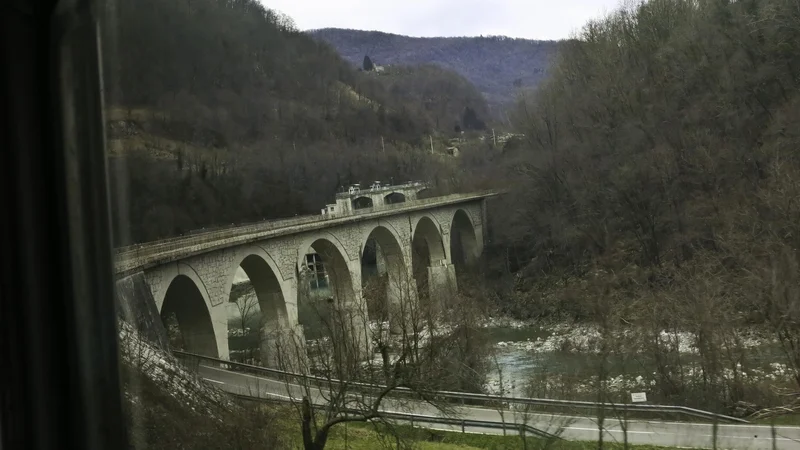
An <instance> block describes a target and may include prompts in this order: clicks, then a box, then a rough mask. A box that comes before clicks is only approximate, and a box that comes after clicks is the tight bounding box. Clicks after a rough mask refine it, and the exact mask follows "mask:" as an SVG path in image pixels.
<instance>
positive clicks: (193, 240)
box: [115, 191, 497, 271]
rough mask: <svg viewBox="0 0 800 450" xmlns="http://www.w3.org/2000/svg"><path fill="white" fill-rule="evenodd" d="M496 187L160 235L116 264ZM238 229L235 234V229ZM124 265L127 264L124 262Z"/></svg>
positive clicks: (462, 197)
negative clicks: (341, 211) (178, 233)
mask: <svg viewBox="0 0 800 450" xmlns="http://www.w3.org/2000/svg"><path fill="white" fill-rule="evenodd" d="M496 194H497V193H496V192H495V191H483V192H477V193H470V194H451V195H445V196H441V197H432V198H426V199H423V200H415V201H413V202H406V203H395V204H388V205H380V206H375V207H371V208H363V209H358V210H354V211H352V212H350V213H347V214H333V215H313V216H302V217H293V218H290V219H277V220H268V221H263V222H256V223H252V224H239V225H230V226H224V227H217V228H213V229H204V230H196V231H195V232H190V233H187V234H186V235H182V236H177V237H173V238H167V239H161V240H158V241H151V242H144V243H141V244H133V245H129V246H126V247H118V248H116V249H115V257H116V260H117V264H118V265H120V264H121V263H124V262H125V261H127V260H138V259H141V258H146V257H148V256H152V255H157V254H163V253H167V252H171V251H177V250H181V249H184V248H187V247H192V246H197V245H202V244H207V243H210V242H215V241H219V240H221V239H230V238H236V237H244V236H250V235H256V236H257V235H259V234H261V233H267V232H270V231H276V230H280V229H284V228H289V227H295V226H300V225H308V224H313V223H322V222H325V223H328V222H336V221H346V220H347V219H352V218H356V217H361V216H364V215H369V214H374V213H382V212H386V211H398V212H400V211H403V210H415V209H418V208H421V207H423V208H424V207H425V206H430V205H435V204H439V203H442V204H449V203H454V202H458V201H467V200H472V199H478V198H483V197H487V196H492V195H496ZM233 230H235V231H236V232H235V233H233V234H232V231H233ZM122 265H123V266H124V264H122ZM129 268H130V267H123V268H122V270H123V271H124V270H127V269H129Z"/></svg>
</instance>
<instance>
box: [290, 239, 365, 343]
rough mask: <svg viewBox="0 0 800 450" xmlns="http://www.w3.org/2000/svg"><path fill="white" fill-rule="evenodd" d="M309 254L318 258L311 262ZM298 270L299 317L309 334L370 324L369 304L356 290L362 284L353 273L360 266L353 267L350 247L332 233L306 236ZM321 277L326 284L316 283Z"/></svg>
mask: <svg viewBox="0 0 800 450" xmlns="http://www.w3.org/2000/svg"><path fill="white" fill-rule="evenodd" d="M308 255H317V256H316V258H317V259H316V260H315V261H314V262H313V263H309V261H308V259H307V256H308ZM312 266H313V267H312ZM354 269H355V270H354ZM297 270H298V288H297V303H298V305H297V307H298V319H299V322H300V323H301V325H304V326H306V327H307V328H306V331H307V332H306V337H317V336H320V335H330V334H332V333H345V332H347V331H348V330H350V329H353V328H358V329H364V328H365V327H366V326H367V320H368V317H367V311H366V306H365V305H364V304H363V302H361V301H360V300H361V298H360V289H359V290H356V287H357V286H358V287H360V283H358V282H357V281H356V280H358V279H359V278H357V277H356V275H357V274H356V273H354V272H355V271H357V270H358V268H357V267H356V268H353V267H351V264H350V262H349V258H348V254H347V251H346V250H345V248H344V246H343V245H342V243H341V242H340V241H339V239H337V238H336V237H335V236H334V235H333V234H331V233H315V234H314V235H312V236H311V237H308V238H306V239H304V240H303V241H302V243H301V244H300V247H299V248H298V260H297ZM314 270H316V271H317V272H316V274H315V273H314ZM320 277H321V278H322V280H324V284H318V283H315V281H314V280H315V279H316V280H317V281H319V280H320ZM315 286H316V289H315ZM360 337H361V336H359V339H360Z"/></svg>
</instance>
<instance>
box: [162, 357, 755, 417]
mask: <svg viewBox="0 0 800 450" xmlns="http://www.w3.org/2000/svg"><path fill="white" fill-rule="evenodd" d="M172 353H173V354H174V355H175V356H177V357H178V358H180V359H183V360H189V361H192V360H193V361H194V362H195V363H197V364H199V363H200V362H201V361H208V362H211V363H213V364H214V365H215V366H216V367H220V368H223V369H228V370H234V371H245V372H251V373H259V374H267V375H270V376H273V377H275V378H276V379H278V380H280V381H284V382H291V381H293V380H294V381H296V380H311V381H316V382H320V383H324V384H337V383H339V381H337V380H330V379H327V378H321V377H317V376H313V375H305V374H297V373H292V372H286V371H283V370H278V369H270V368H267V367H261V366H254V365H252V364H244V363H237V362H232V361H226V360H223V359H218V358H213V357H210V356H203V355H198V354H194V353H188V352H182V351H173V352H172ZM347 384H348V385H349V386H352V387H354V388H357V389H363V390H365V391H373V390H374V391H380V390H381V389H382V386H378V385H373V384H368V383H360V382H352V381H351V382H348V383H347ZM392 392H393V394H395V395H411V396H413V395H414V392H413V391H411V390H409V389H407V388H397V389H395V390H394V391H392ZM430 394H431V395H432V396H434V397H436V398H438V399H447V400H456V401H458V402H461V403H465V402H467V401H469V402H474V403H476V404H483V405H488V406H491V407H493V408H495V407H497V406H498V405H503V404H508V405H512V404H513V405H530V406H537V407H546V408H548V409H559V408H560V409H567V408H571V409H580V410H600V409H605V410H607V411H615V412H626V413H631V412H638V413H661V414H678V415H685V416H689V417H695V418H700V419H706V420H710V421H722V422H733V423H750V422H749V421H747V420H745V419H741V418H738V417H732V416H727V415H724V414H718V413H713V412H710V411H703V410H701V409H695V408H690V407H688V406H675V405H644V404H640V403H602V402H587V401H580V400H555V399H549V398H526V397H506V396H499V395H487V394H475V393H470V392H454V391H436V392H432V393H430Z"/></svg>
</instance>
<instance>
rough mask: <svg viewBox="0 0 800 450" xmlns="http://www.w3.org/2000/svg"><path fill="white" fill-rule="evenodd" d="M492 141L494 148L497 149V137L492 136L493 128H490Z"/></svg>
mask: <svg viewBox="0 0 800 450" xmlns="http://www.w3.org/2000/svg"><path fill="white" fill-rule="evenodd" d="M492 141H494V146H495V147H497V136H495V134H494V128H492Z"/></svg>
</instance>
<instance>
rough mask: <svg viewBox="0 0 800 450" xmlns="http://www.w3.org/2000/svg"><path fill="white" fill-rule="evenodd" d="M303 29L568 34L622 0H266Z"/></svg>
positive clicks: (530, 35)
mask: <svg viewBox="0 0 800 450" xmlns="http://www.w3.org/2000/svg"><path fill="white" fill-rule="evenodd" d="M261 1H262V3H263V4H264V5H265V6H267V7H268V8H271V9H276V10H278V11H280V12H282V13H284V14H287V15H289V16H291V17H292V18H293V19H294V20H295V23H296V24H297V26H298V27H299V28H300V29H301V30H310V29H317V28H328V27H333V28H353V29H357V30H379V31H385V32H387V33H396V34H405V35H409V36H479V35H503V36H511V37H522V38H528V39H564V38H566V37H569V35H570V33H571V32H573V31H576V30H578V29H580V28H581V26H582V25H583V24H584V23H586V21H588V20H589V19H592V18H596V17H599V16H602V15H603V14H604V13H606V12H610V11H612V10H613V9H614V8H615V7H616V6H617V5H618V4H619V3H620V0H261Z"/></svg>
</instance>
